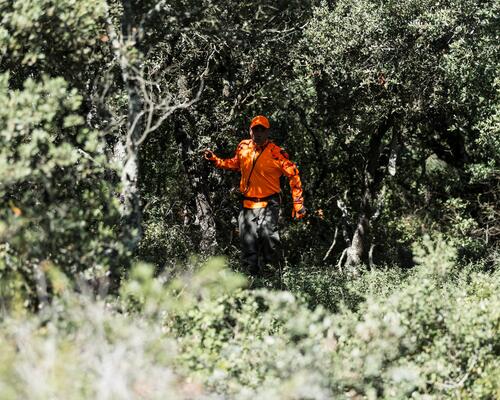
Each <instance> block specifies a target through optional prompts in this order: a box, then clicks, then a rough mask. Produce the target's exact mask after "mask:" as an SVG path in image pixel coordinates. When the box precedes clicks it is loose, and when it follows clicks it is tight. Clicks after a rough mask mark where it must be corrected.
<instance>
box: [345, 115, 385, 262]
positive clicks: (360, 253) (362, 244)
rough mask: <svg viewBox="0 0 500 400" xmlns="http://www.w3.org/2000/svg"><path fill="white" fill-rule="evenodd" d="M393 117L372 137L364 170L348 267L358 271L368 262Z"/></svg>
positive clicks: (348, 253) (349, 250)
mask: <svg viewBox="0 0 500 400" xmlns="http://www.w3.org/2000/svg"><path fill="white" fill-rule="evenodd" d="M392 122H393V117H392V116H390V117H388V118H387V119H386V120H385V121H384V122H383V123H382V124H381V125H380V126H379V127H378V129H377V130H376V132H375V133H374V134H373V135H372V136H371V138H370V143H369V147H368V154H367V162H366V166H365V169H364V191H363V197H362V198H361V207H360V215H359V217H358V223H357V225H356V228H355V230H354V234H353V237H352V240H351V245H350V246H349V247H348V249H347V258H346V264H345V265H346V267H347V268H348V269H351V270H353V271H356V266H358V265H359V264H361V263H362V262H367V260H368V249H369V248H370V238H369V237H370V228H371V226H370V225H371V217H372V216H373V213H374V209H375V207H374V203H375V200H376V199H377V197H378V193H379V191H380V187H381V183H382V181H383V178H384V176H385V174H386V170H387V168H383V167H387V165H385V166H384V165H383V157H382V139H383V138H384V136H385V135H386V133H387V132H388V131H389V129H390V128H391V127H392Z"/></svg>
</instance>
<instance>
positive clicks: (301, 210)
mask: <svg viewBox="0 0 500 400" xmlns="http://www.w3.org/2000/svg"><path fill="white" fill-rule="evenodd" d="M306 213H307V211H306V208H305V207H304V204H302V203H293V210H292V218H294V219H302V218H304V217H305V216H306Z"/></svg>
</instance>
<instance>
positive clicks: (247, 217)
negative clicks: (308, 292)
mask: <svg viewBox="0 0 500 400" xmlns="http://www.w3.org/2000/svg"><path fill="white" fill-rule="evenodd" d="M269 128H270V124H269V121H268V119H267V118H266V117H264V116H262V115H259V116H257V117H255V118H253V119H252V121H251V123H250V136H251V139H246V140H242V141H241V142H240V143H239V144H238V147H237V148H236V153H235V155H234V157H233V158H228V159H222V158H219V157H217V156H216V155H215V154H214V153H213V152H212V151H211V150H205V153H204V155H205V158H206V159H207V160H210V161H211V162H212V163H213V164H214V166H215V167H217V168H221V169H228V170H232V171H240V173H241V180H240V192H241V193H242V195H243V200H242V205H243V207H242V210H241V212H240V215H239V218H238V225H239V231H240V242H241V259H242V264H243V265H244V266H246V267H247V268H248V269H249V270H250V272H251V273H252V274H258V273H259V270H260V269H261V268H262V266H263V265H266V264H276V263H277V262H279V258H280V253H281V251H280V238H279V231H278V218H279V210H280V204H281V188H280V177H281V175H285V176H286V177H287V178H288V180H289V183H290V188H291V192H292V198H293V210H292V217H293V218H295V219H301V218H303V217H304V216H305V214H306V210H305V207H304V204H303V203H304V199H303V197H302V185H301V182H300V177H299V171H298V169H297V166H296V165H295V163H293V162H292V161H290V159H289V157H288V154H287V153H286V152H285V151H284V150H283V149H282V148H281V147H279V146H278V145H276V144H274V143H273V142H272V141H270V140H269Z"/></svg>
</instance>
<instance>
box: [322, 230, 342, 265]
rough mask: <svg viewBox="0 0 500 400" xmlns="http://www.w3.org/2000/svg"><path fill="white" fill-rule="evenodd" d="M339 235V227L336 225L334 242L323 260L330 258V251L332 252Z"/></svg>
mask: <svg viewBox="0 0 500 400" xmlns="http://www.w3.org/2000/svg"><path fill="white" fill-rule="evenodd" d="M338 235H339V227H338V226H336V227H335V234H334V235H333V242H332V245H331V246H330V248H329V249H328V251H327V252H326V254H325V256H324V257H323V261H326V259H327V258H328V256H329V255H330V253H331V252H332V250H333V248H334V247H335V245H336V244H337V237H338Z"/></svg>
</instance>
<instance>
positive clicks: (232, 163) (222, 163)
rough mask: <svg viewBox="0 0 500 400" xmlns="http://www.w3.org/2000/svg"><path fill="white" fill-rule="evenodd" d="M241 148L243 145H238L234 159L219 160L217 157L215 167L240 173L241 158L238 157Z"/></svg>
mask: <svg viewBox="0 0 500 400" xmlns="http://www.w3.org/2000/svg"><path fill="white" fill-rule="evenodd" d="M240 146H241V144H240V145H238V148H237V149H236V152H235V154H234V157H232V158H219V157H217V156H216V157H215V158H214V159H213V161H214V165H215V166H216V167H217V168H220V169H230V170H232V171H239V170H240V158H239V157H238V153H239V152H238V150H239V148H240Z"/></svg>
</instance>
